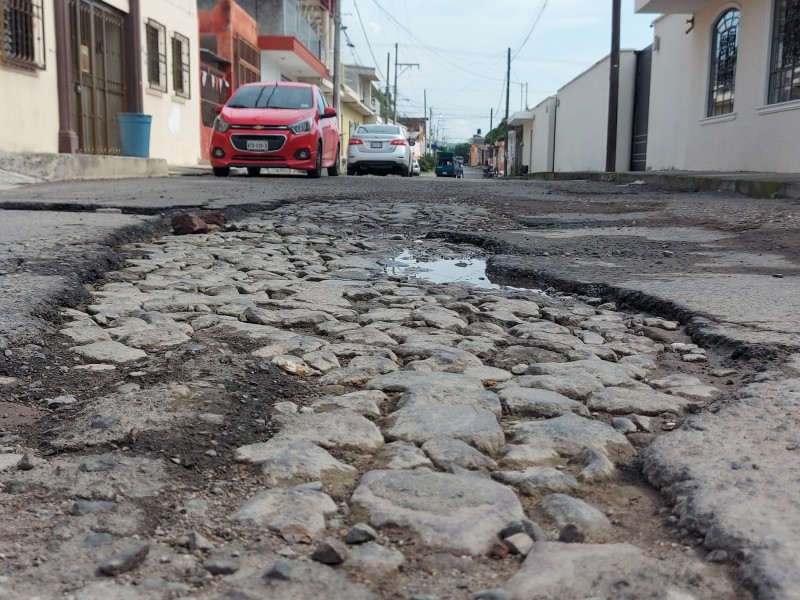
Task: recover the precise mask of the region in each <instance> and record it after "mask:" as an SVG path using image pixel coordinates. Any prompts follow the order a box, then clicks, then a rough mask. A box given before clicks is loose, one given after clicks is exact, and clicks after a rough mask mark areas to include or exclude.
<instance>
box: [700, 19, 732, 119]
mask: <svg viewBox="0 0 800 600" xmlns="http://www.w3.org/2000/svg"><path fill="white" fill-rule="evenodd" d="M739 18H740V13H739V11H738V10H736V9H735V8H732V9H730V10H728V11H726V12H725V13H724V14H723V15H722V16H721V17H720V18H719V20H718V21H717V24H716V25H715V26H714V40H713V46H712V48H711V77H710V82H709V90H708V113H707V115H708V116H709V117H715V116H717V115H727V114H728V113H732V112H733V91H734V83H735V80H736V52H737V48H738V46H739Z"/></svg>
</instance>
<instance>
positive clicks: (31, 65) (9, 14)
mask: <svg viewBox="0 0 800 600" xmlns="http://www.w3.org/2000/svg"><path fill="white" fill-rule="evenodd" d="M0 64H4V65H9V66H14V67H21V68H23V69H44V66H45V62H44V28H43V19H42V0H0Z"/></svg>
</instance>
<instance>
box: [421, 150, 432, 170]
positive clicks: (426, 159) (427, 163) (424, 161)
mask: <svg viewBox="0 0 800 600" xmlns="http://www.w3.org/2000/svg"><path fill="white" fill-rule="evenodd" d="M435 167H436V157H435V156H434V155H433V154H426V155H425V156H420V157H419V170H420V171H423V172H427V171H433V169H434V168H435Z"/></svg>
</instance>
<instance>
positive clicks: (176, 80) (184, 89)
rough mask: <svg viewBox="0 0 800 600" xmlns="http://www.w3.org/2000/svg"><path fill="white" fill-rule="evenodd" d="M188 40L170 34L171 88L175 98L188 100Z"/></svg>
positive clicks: (183, 36)
mask: <svg viewBox="0 0 800 600" xmlns="http://www.w3.org/2000/svg"><path fill="white" fill-rule="evenodd" d="M189 68H190V65H189V38H188V37H186V36H185V35H181V34H180V33H173V34H172V88H173V90H174V91H175V95H176V96H180V97H181V98H189V97H191V94H190V85H189Z"/></svg>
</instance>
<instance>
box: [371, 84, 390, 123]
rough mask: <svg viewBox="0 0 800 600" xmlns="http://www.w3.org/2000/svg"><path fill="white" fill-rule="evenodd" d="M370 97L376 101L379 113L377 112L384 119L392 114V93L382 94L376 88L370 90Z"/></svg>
mask: <svg viewBox="0 0 800 600" xmlns="http://www.w3.org/2000/svg"><path fill="white" fill-rule="evenodd" d="M372 97H373V98H375V99H376V100H377V101H378V104H380V107H381V109H380V111H379V112H378V114H379V115H381V116H382V117H385V116H387V115H391V113H392V93H391V92H389V93H388V94H386V93H384V92H382V91H381V90H379V89H378V88H372Z"/></svg>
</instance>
